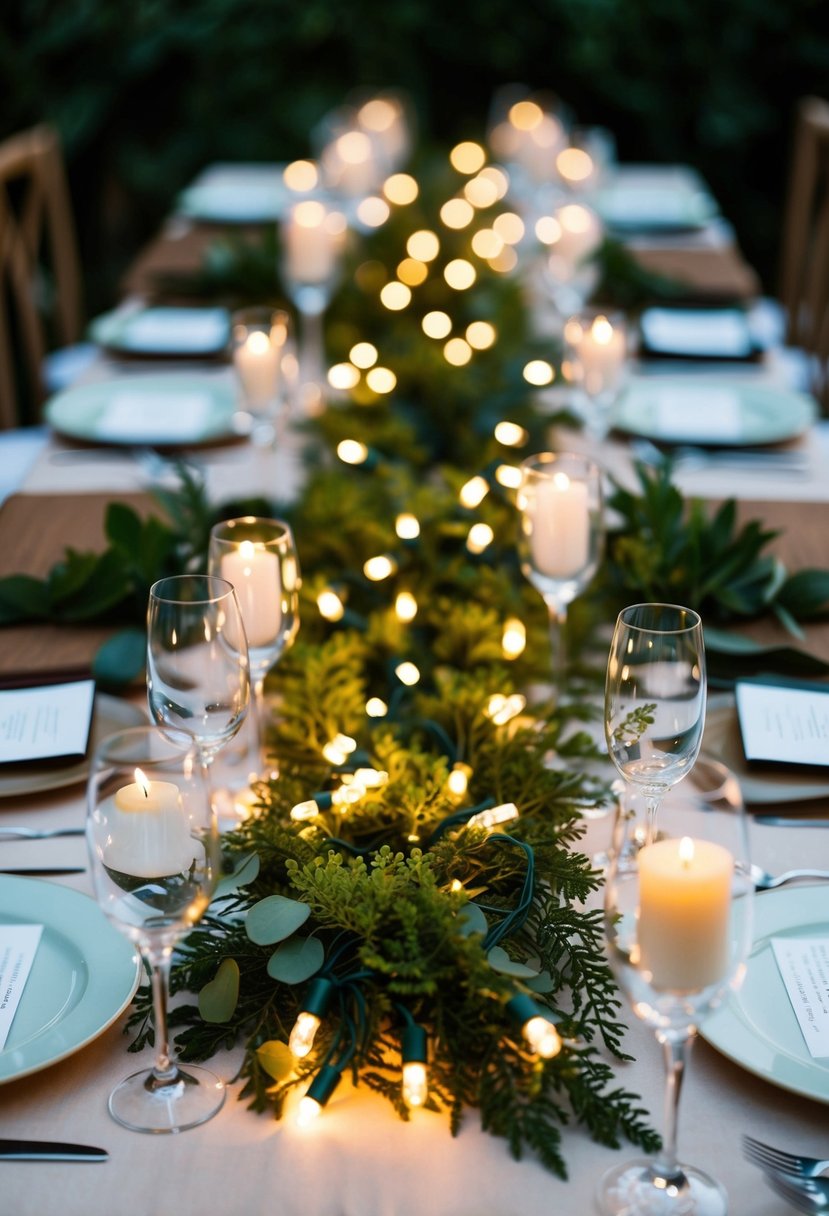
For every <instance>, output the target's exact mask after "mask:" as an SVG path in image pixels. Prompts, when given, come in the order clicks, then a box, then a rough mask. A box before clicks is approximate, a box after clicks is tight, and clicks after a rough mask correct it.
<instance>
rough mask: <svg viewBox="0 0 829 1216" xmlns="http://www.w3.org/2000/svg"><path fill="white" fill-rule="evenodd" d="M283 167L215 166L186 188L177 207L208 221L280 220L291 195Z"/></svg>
mask: <svg viewBox="0 0 829 1216" xmlns="http://www.w3.org/2000/svg"><path fill="white" fill-rule="evenodd" d="M283 169H284V165H263V164H245V163H241V164H233V163H223V162H220V163H218V164H215V165H211V166H209V167H208V168H207V169H205V170H204V172H203V173H201V174H199V176H198V177H197V178H196V180H195V181H194V182H193V183H192V184H191V185H190V186H188V187H187V189H186V190H184V191H182V193H181V194H180V195H179V198H178V201H177V205H176V210H177V211H178V212H179V214H180V215H186V216H189V218H190V219H194V220H201V221H203V222H205V223H216V224H257V223H268V222H270V221H271V220H278V219H279V218H280V216H281V215H282V214H283V212H284V210H285V207H286V205H287V202H288V200H289V198H290V197H291V192H290V191H289V190H288V188H287V186H286V185H285V182H284V179H283V176H282V174H283Z"/></svg>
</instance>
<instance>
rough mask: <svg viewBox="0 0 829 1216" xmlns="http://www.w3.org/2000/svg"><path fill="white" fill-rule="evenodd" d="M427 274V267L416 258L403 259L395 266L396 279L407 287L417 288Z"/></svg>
mask: <svg viewBox="0 0 829 1216" xmlns="http://www.w3.org/2000/svg"><path fill="white" fill-rule="evenodd" d="M428 274H429V267H428V266H427V265H426V263H425V262H421V261H418V259H417V258H404V259H403V261H402V262H399V263H398V266H397V277H398V279H400V282H401V283H405V284H406V286H407V287H419V286H420V284H421V283H423V282H424V281H425V280H426V278H427V276H428Z"/></svg>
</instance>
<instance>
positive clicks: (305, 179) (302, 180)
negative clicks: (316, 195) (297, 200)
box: [282, 160, 320, 194]
mask: <svg viewBox="0 0 829 1216" xmlns="http://www.w3.org/2000/svg"><path fill="white" fill-rule="evenodd" d="M319 177H320V175H319V170H318V169H317V166H316V165H315V164H314V162H313V161H312V160H294V161H291V163H290V165H286V166H285V168H284V169H283V171H282V180H283V181H284V183H285V185H286V186H287V187H288V189H289V190H294V191H296V193H297V194H305V193H306V192H307V191H308V190H313V189H314V187H315V186H316V185H317V183H318V182H319Z"/></svg>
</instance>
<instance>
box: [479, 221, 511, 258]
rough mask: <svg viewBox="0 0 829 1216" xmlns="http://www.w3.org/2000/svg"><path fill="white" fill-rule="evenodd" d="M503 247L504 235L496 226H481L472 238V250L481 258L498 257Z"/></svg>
mask: <svg viewBox="0 0 829 1216" xmlns="http://www.w3.org/2000/svg"><path fill="white" fill-rule="evenodd" d="M503 248H504V240H503V237H500V236H499V235H498V233H497V232H496V231H495V229H494V228H481V229H480V230H479V231H478V232H476V233H475V235H474V236H473V238H472V252H473V253H477V255H478V257H479V258H497V256H498V254H499V253H500V252H501V250H502V249H503Z"/></svg>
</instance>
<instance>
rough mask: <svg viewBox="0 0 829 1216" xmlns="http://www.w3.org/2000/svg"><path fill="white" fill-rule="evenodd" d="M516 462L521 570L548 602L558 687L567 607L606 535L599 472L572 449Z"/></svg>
mask: <svg viewBox="0 0 829 1216" xmlns="http://www.w3.org/2000/svg"><path fill="white" fill-rule="evenodd" d="M520 468H521V483H520V485H519V487H518V494H517V504H518V509H519V511H520V512H521V531H520V538H519V556H520V559H521V571H522V573H523V574H524V577H525V578H527V579H528V580H529V581H530V582H531V583H532V585H533V586H534V587H535V588H536V590H537V591H540V592H541V596H542V598H543V600H544V603H545V604H546V606H547V612H548V615H549V623H550V647H551V651H552V676H553V684H554V686H555V687H557V688H558V689H559V690H560V689H561V688H562V686H563V681H564V673H565V668H566V654H565V645H564V628H565V625H566V623H567V607H568V605H569V604H571V603H572V601H573V600H574V599H575V598H576V596H577V595H578V594H579V593H580V592H581V591H583V590H584V588H585V587H586V586H587V584H588V583H589V582H590V580H591V578H592V577H593V575H594V574H595V572H596V570H597V568H598V565H599V556H600V553H601V548H602V540H603V536H604V526H603V520H602V483H601V474H600V472H599V469H598V467H597V466H596V465H595V464H594V463H593V462H592V461H591V460H588V459H587V458H586V457H584V456H577V455H574V454H573V453H571V452H542V453H540V454H539V455H537V456H531V457H529V458H528V459H527V460H525V461H523V462H522V464H521V466H520Z"/></svg>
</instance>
